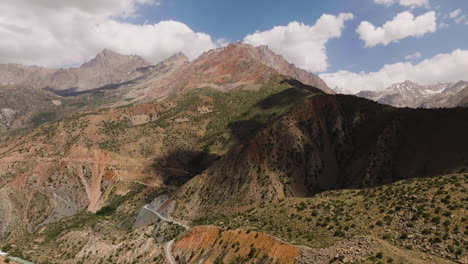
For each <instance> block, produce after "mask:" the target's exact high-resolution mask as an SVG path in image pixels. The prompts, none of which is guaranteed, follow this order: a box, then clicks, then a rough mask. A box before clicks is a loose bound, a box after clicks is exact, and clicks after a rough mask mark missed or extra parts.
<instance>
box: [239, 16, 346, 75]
mask: <svg viewBox="0 0 468 264" xmlns="http://www.w3.org/2000/svg"><path fill="white" fill-rule="evenodd" d="M353 17H354V16H353V14H351V13H341V14H339V15H337V16H333V15H328V14H324V15H322V16H321V17H320V18H319V19H318V20H317V22H316V23H315V25H313V26H309V25H305V24H303V23H299V22H291V23H289V24H288V25H287V26H277V27H274V28H272V29H270V30H267V31H262V32H260V31H257V32H255V33H253V34H250V35H247V36H246V37H245V38H244V42H246V43H249V44H252V45H256V46H258V45H268V46H269V47H270V49H272V50H273V51H274V52H276V53H278V54H281V55H283V56H284V57H285V59H287V60H288V61H290V62H292V63H294V64H296V65H297V66H298V67H301V68H303V69H305V70H308V71H312V72H322V71H325V70H326V69H327V67H328V63H327V53H326V47H325V45H326V43H327V42H328V40H330V39H332V38H338V37H340V36H341V33H342V31H343V29H344V27H345V25H344V24H345V21H347V20H350V19H353Z"/></svg>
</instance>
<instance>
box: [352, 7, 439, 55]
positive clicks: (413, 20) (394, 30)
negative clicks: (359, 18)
mask: <svg viewBox="0 0 468 264" xmlns="http://www.w3.org/2000/svg"><path fill="white" fill-rule="evenodd" d="M436 29H437V23H436V13H435V12H433V11H430V12H427V13H426V14H423V15H420V16H418V17H414V16H413V14H411V13H410V12H408V11H405V12H402V13H399V14H398V15H396V16H395V17H394V18H393V20H391V21H387V22H386V23H385V24H384V25H383V26H382V27H375V26H374V25H373V24H371V23H370V22H368V21H363V22H361V24H360V25H359V27H358V28H357V29H356V32H357V33H358V34H359V37H360V38H361V39H362V40H364V42H365V46H366V47H374V46H376V45H378V44H382V45H384V46H387V45H388V44H390V43H392V42H398V41H400V40H401V39H404V38H407V37H412V36H413V37H421V36H423V35H424V34H426V33H430V32H435V31H436Z"/></svg>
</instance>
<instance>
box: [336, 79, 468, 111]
mask: <svg viewBox="0 0 468 264" xmlns="http://www.w3.org/2000/svg"><path fill="white" fill-rule="evenodd" d="M337 92H339V93H344V94H348V92H346V91H344V92H343V91H337ZM356 96H359V97H364V98H367V99H370V100H373V101H376V102H379V103H381V104H388V105H393V106H396V107H411V108H418V107H423V108H436V107H457V106H460V107H467V106H468V82H466V81H459V82H457V83H442V84H434V85H420V84H417V83H415V82H411V81H405V82H402V83H396V84H393V85H391V86H390V87H388V88H386V89H384V90H382V91H379V92H375V91H361V92H359V93H357V94H356Z"/></svg>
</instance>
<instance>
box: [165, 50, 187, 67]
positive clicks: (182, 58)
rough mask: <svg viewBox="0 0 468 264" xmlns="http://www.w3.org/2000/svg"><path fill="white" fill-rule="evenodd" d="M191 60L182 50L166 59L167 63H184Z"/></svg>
mask: <svg viewBox="0 0 468 264" xmlns="http://www.w3.org/2000/svg"><path fill="white" fill-rule="evenodd" d="M189 61H190V60H189V58H188V57H187V56H186V55H185V54H184V53H182V52H177V53H176V54H174V55H172V56H170V57H169V58H167V59H165V60H164V62H165V63H171V64H184V63H187V62H189Z"/></svg>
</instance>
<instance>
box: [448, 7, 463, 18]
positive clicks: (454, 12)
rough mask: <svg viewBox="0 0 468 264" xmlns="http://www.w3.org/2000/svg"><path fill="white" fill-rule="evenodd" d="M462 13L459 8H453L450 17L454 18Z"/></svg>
mask: <svg viewBox="0 0 468 264" xmlns="http://www.w3.org/2000/svg"><path fill="white" fill-rule="evenodd" d="M461 13H462V11H461V9H457V10H454V11H453V12H452V13H450V15H449V16H450V18H456V17H457V16H459V15H460V14H461Z"/></svg>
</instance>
